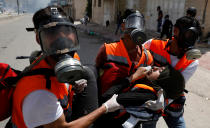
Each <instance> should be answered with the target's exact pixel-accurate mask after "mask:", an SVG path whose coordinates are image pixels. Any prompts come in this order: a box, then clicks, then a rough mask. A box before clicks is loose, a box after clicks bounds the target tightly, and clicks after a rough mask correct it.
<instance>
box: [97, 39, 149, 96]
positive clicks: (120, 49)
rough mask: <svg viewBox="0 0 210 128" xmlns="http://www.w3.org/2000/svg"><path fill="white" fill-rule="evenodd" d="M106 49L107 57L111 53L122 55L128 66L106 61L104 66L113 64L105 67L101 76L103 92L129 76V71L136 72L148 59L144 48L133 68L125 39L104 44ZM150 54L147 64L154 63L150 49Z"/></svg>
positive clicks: (115, 55) (117, 55) (116, 55)
mask: <svg viewBox="0 0 210 128" xmlns="http://www.w3.org/2000/svg"><path fill="white" fill-rule="evenodd" d="M104 46H105V49H106V55H107V57H108V56H109V55H112V56H114V57H122V58H123V59H125V60H126V62H127V64H128V66H125V65H120V64H117V63H115V62H106V63H105V64H104V66H107V65H111V68H108V69H103V72H102V74H101V77H100V85H101V93H102V94H103V93H104V92H106V91H107V90H108V89H109V88H110V87H111V86H113V85H114V84H116V83H118V82H119V80H121V79H124V78H125V77H128V76H129V75H130V74H129V73H134V72H135V70H136V69H137V68H138V67H139V66H141V65H142V64H144V63H145V61H146V55H145V54H144V50H142V51H141V52H142V56H141V58H140V60H139V62H138V64H137V65H135V66H134V67H133V69H132V71H130V70H131V67H132V61H131V60H130V58H129V55H128V52H127V50H126V48H125V46H124V43H123V40H120V42H114V43H110V44H106V43H105V44H104ZM147 54H148V60H147V65H151V64H152V63H153V58H152V55H151V54H150V52H149V51H147Z"/></svg>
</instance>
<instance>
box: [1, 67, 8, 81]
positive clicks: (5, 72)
mask: <svg viewBox="0 0 210 128" xmlns="http://www.w3.org/2000/svg"><path fill="white" fill-rule="evenodd" d="M9 69H10V66H9V65H8V66H7V68H6V69H5V71H4V73H3V75H2V77H1V79H0V81H2V80H3V79H4V77H5V76H6V74H7V72H8V71H9Z"/></svg>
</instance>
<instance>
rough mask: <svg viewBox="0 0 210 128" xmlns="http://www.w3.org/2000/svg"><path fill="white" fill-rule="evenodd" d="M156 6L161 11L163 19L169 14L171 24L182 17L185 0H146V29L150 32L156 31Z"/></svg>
mask: <svg viewBox="0 0 210 128" xmlns="http://www.w3.org/2000/svg"><path fill="white" fill-rule="evenodd" d="M157 6H160V7H161V10H162V11H163V18H164V16H165V15H167V14H169V16H170V19H171V20H172V22H173V24H174V23H175V21H176V19H177V18H180V17H182V16H184V15H185V14H184V8H185V0H147V5H146V9H145V10H146V11H145V20H146V28H147V29H150V30H156V29H157V17H158V12H157Z"/></svg>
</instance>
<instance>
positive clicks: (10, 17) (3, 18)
mask: <svg viewBox="0 0 210 128" xmlns="http://www.w3.org/2000/svg"><path fill="white" fill-rule="evenodd" d="M20 16H22V15H21V14H20V15H8V16H7V15H6V16H3V17H1V16H0V22H1V21H5V20H10V19H14V18H17V17H20Z"/></svg>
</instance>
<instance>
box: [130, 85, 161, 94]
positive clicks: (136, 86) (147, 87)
mask: <svg viewBox="0 0 210 128" xmlns="http://www.w3.org/2000/svg"><path fill="white" fill-rule="evenodd" d="M133 88H139V89H141V88H143V89H147V90H150V91H152V92H154V93H155V94H156V93H157V92H156V90H155V89H154V88H152V87H150V86H148V85H145V84H136V85H135V86H134V87H133Z"/></svg>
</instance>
